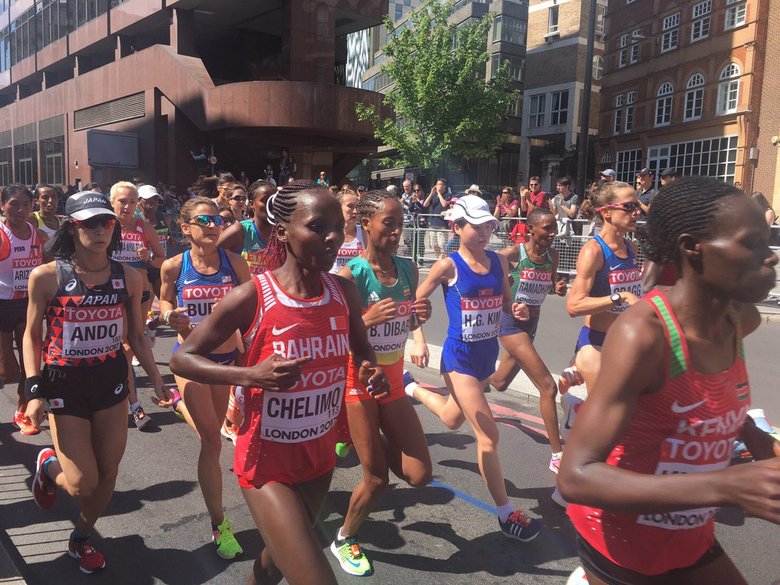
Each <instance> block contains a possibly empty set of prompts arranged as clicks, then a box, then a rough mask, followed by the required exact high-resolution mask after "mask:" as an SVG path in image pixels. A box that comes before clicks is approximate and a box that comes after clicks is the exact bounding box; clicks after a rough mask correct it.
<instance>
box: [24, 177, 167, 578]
mask: <svg viewBox="0 0 780 585" xmlns="http://www.w3.org/2000/svg"><path fill="white" fill-rule="evenodd" d="M65 211H66V213H67V216H68V217H67V218H66V220H65V221H64V223H63V224H62V226H61V227H60V228H59V229H58V230H57V233H56V234H55V235H54V237H53V238H52V239H51V240H50V241H49V243H48V244H47V251H48V252H49V253H50V254H51V255H52V256H54V257H55V258H56V260H55V261H54V262H49V263H48V264H44V265H43V266H40V267H38V268H36V269H35V270H33V272H32V274H31V275H30V306H29V309H28V311H27V327H26V329H25V332H24V365H25V370H26V371H27V374H28V378H27V379H26V380H25V383H24V392H25V396H26V398H27V400H28V403H27V412H26V415H27V416H28V417H29V418H30V420H31V421H32V423H33V424H35V425H36V426H38V425H39V424H40V422H41V420H42V419H43V416H44V409H45V408H46V404H45V403H44V401H45V402H46V403H48V410H49V425H50V427H51V435H52V440H53V441H54V449H50V448H46V449H43V450H42V451H41V452H40V453H38V458H37V460H36V468H35V469H36V471H35V477H34V479H33V497H34V499H35V503H36V504H38V506H39V507H41V508H43V509H45V510H46V509H49V508H51V507H52V506H53V505H54V503H55V501H56V498H57V492H56V488H57V487H59V488H62V489H64V490H66V491H67V492H68V493H69V494H70V495H71V496H73V497H74V498H77V500H78V505H79V516H78V519H77V520H76V526H75V530H74V531H73V532H72V533H71V536H70V542H69V543H68V554H69V555H70V556H71V557H73V558H75V559H77V560H78V562H79V568H80V569H81V571H82V572H84V573H92V572H93V571H96V570H98V569H102V568H103V567H105V565H106V562H105V559H104V557H103V555H102V554H101V553H99V552H98V551H96V550H95V549H94V548H93V547H92V546H91V545H90V544H89V543H88V539H89V534H90V532H91V530H92V527H93V526H94V525H95V522H96V521H97V519H98V517H99V516H100V515H101V514H102V513H103V510H105V508H106V506H107V505H108V502H109V501H110V500H111V495H112V494H113V492H114V484H115V483H116V477H117V472H118V468H119V462H120V460H121V459H122V455H123V454H124V451H125V444H126V442H127V406H126V401H127V392H128V388H127V372H128V368H127V361H126V358H125V354H124V351H122V339H123V338H124V337H125V332H124V331H123V328H124V323H127V332H126V338H127V341H128V342H129V343H130V346H131V347H132V348H133V350H134V351H135V352H136V354H137V355H138V357H139V359H140V360H141V364H143V366H144V367H145V368H146V369H147V371H148V372H150V374H151V377H152V381H153V383H154V389H155V393H156V394H157V398H158V400H159V404H160V406H170V394H169V393H168V392H167V390H166V389H165V388H164V386H163V381H162V378H161V377H160V374H159V373H158V372H157V368H154V367H152V366H153V364H154V357H153V356H152V351H151V349H150V348H149V345H148V343H145V339H146V337H145V335H144V324H143V323H144V319H143V313H142V311H141V295H142V293H143V282H142V279H141V277H140V275H139V274H138V272H137V271H135V270H130V269H127V268H125V267H124V266H123V265H122V264H120V263H119V262H117V261H115V260H112V259H111V256H112V254H113V253H114V252H115V251H116V250H117V249H118V248H119V245H120V241H121V240H120V238H121V235H120V228H119V225H118V222H117V218H116V215H114V212H113V211H111V205H110V204H109V202H108V200H107V199H106V198H105V197H103V195H101V194H99V193H94V192H90V191H84V192H81V193H76V194H75V195H72V196H71V197H69V198H68V201H67V203H66V204H65ZM123 313H124V314H125V315H126V318H124V319H123ZM44 323H45V324H46V327H47V331H48V334H47V337H46V339H45V341H44V340H43V339H42V335H41V331H42V325H43V324H44ZM42 348H43V349H42ZM42 353H43V355H41V354H42ZM42 359H43V362H44V364H45V365H44V366H43V369H41V365H40V364H41V360H42Z"/></svg>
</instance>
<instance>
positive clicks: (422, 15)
mask: <svg viewBox="0 0 780 585" xmlns="http://www.w3.org/2000/svg"><path fill="white" fill-rule="evenodd" d="M452 6H453V2H451V1H450V2H438V1H432V2H428V3H427V4H425V5H423V6H422V7H421V8H419V9H418V10H417V11H416V12H415V13H414V15H413V16H412V19H411V26H410V27H407V28H404V29H403V30H397V29H396V28H395V27H394V26H393V23H392V22H391V21H390V20H389V19H385V26H386V27H387V28H388V37H389V38H390V40H389V41H388V43H387V44H386V45H385V49H384V54H385V56H386V60H385V63H384V65H383V66H382V71H383V72H384V73H385V74H387V76H388V77H389V78H390V80H391V82H392V83H393V84H394V87H393V88H392V89H391V91H390V92H389V93H388V94H387V95H386V96H385V97H384V100H383V103H384V105H386V106H390V107H391V108H392V109H393V111H394V113H395V116H394V117H388V118H384V117H382V116H381V114H380V112H379V111H377V110H376V109H375V108H374V107H373V106H367V105H364V104H359V105H358V106H357V115H358V118H360V119H361V120H368V121H369V122H371V123H372V125H373V126H374V135H375V136H376V138H377V139H378V140H381V141H382V142H383V143H384V144H386V145H387V146H390V147H391V148H393V149H394V150H395V151H396V153H397V155H396V157H395V158H394V159H391V160H393V162H394V163H396V164H398V165H407V166H419V167H422V168H434V167H437V166H439V165H440V164H442V163H443V162H445V161H447V160H449V159H450V158H452V157H455V158H461V159H466V160H467V159H471V158H479V157H485V156H490V155H492V154H493V153H494V152H495V151H496V150H497V149H498V148H499V147H500V146H501V144H502V143H503V141H504V133H503V132H502V131H501V123H502V121H503V120H504V118H505V117H506V113H507V108H508V107H509V105H510V104H511V103H512V102H513V101H514V100H515V99H516V97H517V92H516V91H514V90H512V89H511V83H512V80H511V78H510V76H509V72H508V64H506V63H504V64H502V66H501V67H500V68H499V70H498V71H497V72H494V75H493V76H492V78H491V79H489V80H485V65H486V63H487V61H488V59H490V53H489V52H488V50H487V38H488V33H489V31H490V28H491V25H492V23H493V15H492V14H486V15H485V16H484V17H482V18H481V19H479V20H475V19H471V20H469V21H466V22H465V23H462V24H460V25H457V26H456V25H452V24H450V23H449V22H448V18H449V16H450V15H451V14H452Z"/></svg>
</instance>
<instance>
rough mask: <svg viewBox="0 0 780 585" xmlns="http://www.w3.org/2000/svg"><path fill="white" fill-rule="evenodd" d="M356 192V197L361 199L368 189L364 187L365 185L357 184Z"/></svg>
mask: <svg viewBox="0 0 780 585" xmlns="http://www.w3.org/2000/svg"><path fill="white" fill-rule="evenodd" d="M357 192H358V197H359V198H360V199H362V198H363V196H364V195H365V194H366V193H368V189H366V186H365V185H359V186H358V188H357Z"/></svg>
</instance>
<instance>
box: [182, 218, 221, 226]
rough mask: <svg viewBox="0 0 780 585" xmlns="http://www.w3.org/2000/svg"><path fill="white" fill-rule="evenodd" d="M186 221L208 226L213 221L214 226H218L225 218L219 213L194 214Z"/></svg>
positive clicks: (191, 223)
mask: <svg viewBox="0 0 780 585" xmlns="http://www.w3.org/2000/svg"><path fill="white" fill-rule="evenodd" d="M187 223H188V224H190V225H197V226H200V227H208V226H209V225H211V224H212V223H213V224H214V226H215V227H219V226H221V225H224V224H225V218H224V217H222V216H221V215H196V216H194V217H193V218H192V219H191V220H190V221H188V222H187Z"/></svg>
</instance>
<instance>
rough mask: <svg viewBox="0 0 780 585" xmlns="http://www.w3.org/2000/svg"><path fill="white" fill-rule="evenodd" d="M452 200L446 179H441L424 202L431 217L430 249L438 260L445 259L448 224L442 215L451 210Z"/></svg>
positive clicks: (429, 221) (429, 231) (429, 222)
mask: <svg viewBox="0 0 780 585" xmlns="http://www.w3.org/2000/svg"><path fill="white" fill-rule="evenodd" d="M451 199H452V195H451V194H450V193H449V191H448V189H447V182H446V181H445V180H444V179H439V180H438V181H436V185H435V186H434V187H433V189H431V192H430V194H429V195H428V197H427V198H426V199H425V201H424V202H423V206H424V207H425V208H426V211H427V212H428V214H429V215H430V218H429V220H428V225H429V230H428V234H427V235H428V247H429V248H430V249H431V250H433V253H434V254H435V255H436V257H437V258H438V259H443V258H444V257H445V254H444V246H445V245H446V244H447V223H446V221H445V220H444V218H443V217H442V213H444V212H445V211H447V209H449V207H450V201H451Z"/></svg>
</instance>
